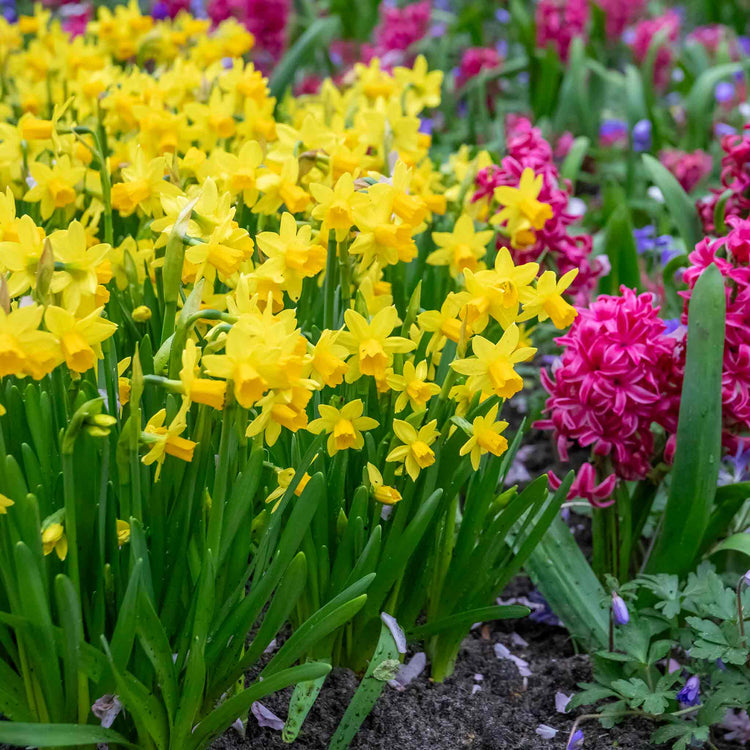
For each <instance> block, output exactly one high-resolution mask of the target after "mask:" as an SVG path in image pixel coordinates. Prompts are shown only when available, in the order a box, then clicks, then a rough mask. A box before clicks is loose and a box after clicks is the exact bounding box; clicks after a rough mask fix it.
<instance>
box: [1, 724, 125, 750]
mask: <svg viewBox="0 0 750 750" xmlns="http://www.w3.org/2000/svg"><path fill="white" fill-rule="evenodd" d="M0 742H4V743H7V744H8V745H14V746H16V747H26V746H29V745H30V746H32V747H78V746H81V745H91V744H93V743H95V742H107V743H109V744H111V745H121V746H122V747H128V748H132V750H139V748H138V745H134V744H132V743H131V742H128V741H127V740H126V739H125V738H124V737H123V736H122V735H121V734H120V733H119V732H115V731H114V730H113V729H104V728H103V727H95V726H87V725H77V724H20V723H17V722H10V721H3V722H0Z"/></svg>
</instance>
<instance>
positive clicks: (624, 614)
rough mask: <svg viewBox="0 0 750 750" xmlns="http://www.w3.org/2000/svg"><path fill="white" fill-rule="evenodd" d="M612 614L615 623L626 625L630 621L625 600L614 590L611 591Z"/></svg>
mask: <svg viewBox="0 0 750 750" xmlns="http://www.w3.org/2000/svg"><path fill="white" fill-rule="evenodd" d="M612 615H613V616H614V618H615V625H627V624H628V623H629V622H630V612H628V605H627V604H625V600H624V599H623V598H622V597H621V596H620V595H619V594H618V593H617V592H616V591H613V592H612Z"/></svg>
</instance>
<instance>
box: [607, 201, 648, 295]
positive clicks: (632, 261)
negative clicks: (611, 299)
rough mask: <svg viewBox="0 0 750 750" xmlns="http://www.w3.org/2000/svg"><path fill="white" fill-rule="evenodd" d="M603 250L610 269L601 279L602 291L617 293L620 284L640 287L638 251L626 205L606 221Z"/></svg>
mask: <svg viewBox="0 0 750 750" xmlns="http://www.w3.org/2000/svg"><path fill="white" fill-rule="evenodd" d="M604 252H605V253H606V255H607V257H608V258H609V260H610V263H611V266H612V269H611V271H610V272H609V274H608V275H607V276H606V278H604V279H602V282H601V290H602V292H605V293H608V294H618V293H619V291H620V285H622V284H624V285H625V286H626V287H628V288H629V289H636V290H638V289H640V287H641V272H640V269H639V268H638V251H637V249H636V245H635V237H634V235H633V224H632V222H631V220H630V211H629V210H628V207H627V206H626V205H622V206H619V207H618V208H617V209H616V210H615V211H614V213H613V214H612V216H610V218H609V221H608V222H607V226H606V228H605V242H604Z"/></svg>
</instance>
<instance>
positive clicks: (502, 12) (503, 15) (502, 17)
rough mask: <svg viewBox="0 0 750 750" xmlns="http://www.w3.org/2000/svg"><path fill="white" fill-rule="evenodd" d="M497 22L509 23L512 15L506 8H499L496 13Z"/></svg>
mask: <svg viewBox="0 0 750 750" xmlns="http://www.w3.org/2000/svg"><path fill="white" fill-rule="evenodd" d="M495 20H496V21H497V22H498V23H508V22H509V21H510V13H508V11H507V10H506V9H505V8H498V10H496V11H495Z"/></svg>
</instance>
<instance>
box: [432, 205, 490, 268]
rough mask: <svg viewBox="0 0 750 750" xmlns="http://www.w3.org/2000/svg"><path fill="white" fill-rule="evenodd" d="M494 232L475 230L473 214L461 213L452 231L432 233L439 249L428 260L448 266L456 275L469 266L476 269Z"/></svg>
mask: <svg viewBox="0 0 750 750" xmlns="http://www.w3.org/2000/svg"><path fill="white" fill-rule="evenodd" d="M494 234H495V233H494V231H492V230H491V229H488V230H485V231H482V232H477V231H475V229H474V220H473V219H472V218H471V216H469V215H468V214H461V216H459V217H458V221H456V223H455V225H454V227H453V231H452V232H433V233H432V239H433V240H434V242H435V244H436V245H437V246H438V248H439V249H438V250H434V251H433V252H432V253H430V254H429V255H428V256H427V262H428V263H429V264H430V265H432V266H448V267H449V268H450V272H451V273H452V274H453V275H454V276H458V275H459V274H462V273H463V272H464V270H465V269H467V268H468V269H469V270H470V271H476V270H477V268H478V267H479V261H480V260H481V259H482V258H484V256H485V253H486V252H487V243H488V242H489V241H490V240H491V239H492V237H493V235H494Z"/></svg>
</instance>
